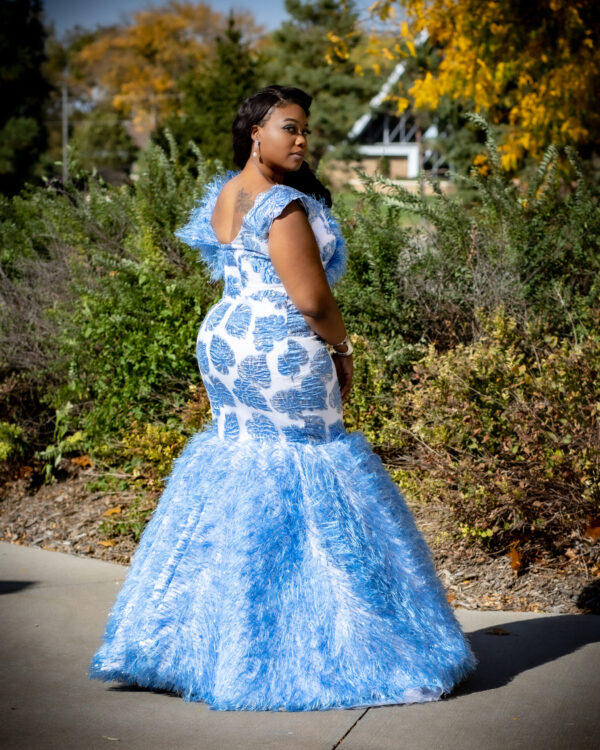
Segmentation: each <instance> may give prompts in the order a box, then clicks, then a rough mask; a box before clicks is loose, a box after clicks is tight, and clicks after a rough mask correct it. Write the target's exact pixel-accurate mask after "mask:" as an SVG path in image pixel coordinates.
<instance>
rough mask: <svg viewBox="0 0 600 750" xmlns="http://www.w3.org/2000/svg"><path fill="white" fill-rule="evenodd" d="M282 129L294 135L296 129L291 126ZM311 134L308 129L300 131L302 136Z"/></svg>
mask: <svg viewBox="0 0 600 750" xmlns="http://www.w3.org/2000/svg"><path fill="white" fill-rule="evenodd" d="M283 129H284V130H287V131H288V132H290V133H291V132H294V133H295V132H296V128H295V127H294V126H293V125H285V126H284V128H283ZM311 133H312V130H309V129H308V128H307V129H306V130H303V131H302V135H303V136H307V135H310V134H311Z"/></svg>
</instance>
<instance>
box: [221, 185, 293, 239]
mask: <svg viewBox="0 0 600 750" xmlns="http://www.w3.org/2000/svg"><path fill="white" fill-rule="evenodd" d="M239 174H240V172H233V173H229V174H228V175H224V177H225V178H226V179H224V180H223V182H222V183H221V186H220V187H219V190H218V192H217V193H216V194H215V197H214V201H213V203H212V207H211V209H210V216H209V217H208V226H209V227H210V231H211V232H212V235H213V237H214V238H215V240H216V244H217V245H220V246H221V247H230V246H231V245H233V244H234V242H235V241H236V240H237V239H238V238H239V236H240V235H241V233H242V231H243V229H244V225H245V223H246V220H247V219H248V217H249V216H250V214H251V213H253V211H254V210H255V209H256V208H257V207H258V204H259V203H260V202H261V200H262V199H263V198H264V196H266V195H268V194H269V193H270V192H271V191H272V190H275V188H282V187H283V188H287V189H288V190H293V191H294V192H295V193H299V196H300V197H302V198H304V197H305V196H304V194H303V193H300V191H299V190H297V189H296V188H294V187H292V186H291V185H284V184H283V183H282V182H276V183H275V184H274V185H271V187H270V188H268V189H267V190H263V191H261V192H260V193H257V194H256V196H255V198H254V203H253V204H252V206H251V208H249V209H248V210H247V211H246V213H245V214H244V216H243V218H242V223H241V224H240V228H239V231H238V233H237V234H236V235H235V237H233V238H232V239H231V240H229V242H221V240H220V239H219V238H218V237H217V234H216V232H215V229H214V227H213V225H212V217H213V213H214V210H215V206H216V205H217V201H218V200H219V196H220V195H221V193H222V191H223V188H224V187H225V185H226V184H227V183H228V182H230V181H231V180H232V179H233V178H234V177H237V175H239ZM220 179H222V178H219V177H217V178H215V182H217V181H220ZM306 197H308V196H306Z"/></svg>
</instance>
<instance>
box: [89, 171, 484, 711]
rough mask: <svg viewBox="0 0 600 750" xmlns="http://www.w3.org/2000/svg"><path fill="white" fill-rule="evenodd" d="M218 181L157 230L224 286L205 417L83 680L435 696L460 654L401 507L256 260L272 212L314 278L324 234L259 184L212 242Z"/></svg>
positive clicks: (338, 266)
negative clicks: (191, 252) (286, 219)
mask: <svg viewBox="0 0 600 750" xmlns="http://www.w3.org/2000/svg"><path fill="white" fill-rule="evenodd" d="M232 176H233V174H232V173H229V174H227V175H225V176H220V177H217V178H215V179H214V180H213V181H212V182H211V183H210V184H209V185H208V187H207V189H206V191H205V193H204V196H203V198H202V199H201V200H200V201H199V203H198V205H197V206H196V207H195V208H194V210H193V211H192V213H191V216H190V219H189V222H188V223H187V224H186V226H185V227H183V228H182V229H180V230H179V231H178V232H176V234H177V236H178V237H179V238H180V239H182V240H183V241H184V242H186V243H188V244H189V245H191V246H192V247H195V248H198V249H199V251H200V258H201V260H202V261H203V262H205V263H206V264H207V266H208V268H209V269H210V272H211V276H212V278H213V279H220V278H224V280H225V286H224V292H223V296H222V298H221V300H220V301H219V302H218V303H217V304H215V305H214V306H213V307H212V308H211V309H210V310H209V312H208V314H207V315H206V317H205V318H204V320H203V322H202V325H201V327H200V331H199V334H198V339H197V343H196V352H197V357H198V363H199V367H200V372H201V375H202V380H203V382H204V384H205V386H206V390H207V392H208V395H209V398H210V404H211V412H212V423H211V424H210V425H209V426H208V427H206V428H204V429H202V430H200V431H198V432H197V433H196V434H195V435H194V436H192V437H191V438H190V440H189V441H188V443H187V444H186V446H185V448H184V449H183V451H182V453H181V454H180V455H179V457H178V458H177V459H176V460H175V461H174V463H173V466H172V470H171V473H170V474H169V476H168V478H167V482H166V486H165V489H164V492H163V494H162V496H161V498H160V500H159V502H158V505H157V507H156V509H155V511H154V513H153V515H152V516H151V518H150V520H149V522H148V525H147V526H146V528H145V530H144V533H143V534H142V537H141V539H140V542H139V545H138V547H137V549H136V551H135V554H134V555H133V558H132V561H131V566H130V569H129V571H128V574H127V577H126V579H125V581H124V582H123V585H122V587H121V590H120V592H119V594H118V596H117V599H116V602H115V604H114V606H113V607H112V609H111V611H110V613H109V617H108V622H107V625H106V629H105V634H104V639H103V644H102V645H101V647H100V648H99V649H98V651H97V652H96V653H95V654H94V656H93V658H92V661H91V663H90V666H89V676H90V677H92V678H95V679H100V680H105V681H109V680H113V681H118V682H124V683H127V684H137V685H141V686H146V687H152V688H159V689H167V690H171V691H173V692H176V693H178V694H179V695H181V696H182V697H183V699H184V700H186V701H203V702H205V703H206V704H208V706H209V707H210V708H212V709H215V710H287V711H311V710H324V709H341V708H359V707H366V706H376V705H387V704H395V703H415V702H425V701H432V700H438V699H439V698H440V697H441V696H442V695H444V694H448V693H450V692H451V691H452V689H453V687H454V686H455V685H456V684H457V683H458V682H460V681H462V680H463V679H464V678H465V677H466V676H467V675H468V674H469V673H470V672H472V671H473V669H474V668H475V666H476V664H477V659H476V657H475V655H474V654H473V651H472V650H471V648H470V645H469V642H468V640H467V639H466V637H465V635H464V634H463V632H462V630H461V628H460V625H459V623H458V621H457V620H456V617H455V615H454V613H453V611H452V608H451V607H450V605H449V604H448V602H447V599H446V593H445V590H444V588H443V586H442V584H441V582H440V580H439V579H438V577H437V575H436V572H435V569H434V566H433V562H432V558H431V553H430V551H429V548H428V547H427V545H426V543H425V541H424V539H423V537H422V536H421V534H420V532H419V531H418V529H417V527H416V525H415V522H414V518H413V516H412V514H411V512H410V510H409V508H408V507H407V505H406V502H405V500H404V498H403V497H402V495H401V493H400V492H399V490H398V488H397V487H396V485H395V484H394V482H393V481H392V479H391V477H390V476H389V474H388V473H387V471H386V470H385V467H384V466H383V464H382V462H381V460H380V458H379V457H378V456H377V455H376V454H375V453H374V452H373V450H372V448H371V446H370V444H369V442H368V441H367V439H366V438H365V436H364V435H363V433H362V432H360V431H355V432H346V430H345V428H344V423H343V410H342V401H341V398H340V390H339V383H338V380H337V375H336V371H335V367H334V365H333V361H332V359H331V357H330V355H329V352H328V350H327V346H326V344H325V342H324V341H323V340H322V339H321V338H320V337H319V336H318V335H317V334H315V333H314V331H313V330H312V329H311V328H310V327H309V326H308V324H307V323H306V321H305V320H304V318H303V317H302V315H301V314H300V313H299V311H298V310H297V308H296V307H295V306H294V305H293V303H292V301H291V300H290V298H289V296H288V294H287V292H286V290H285V288H284V286H283V284H282V282H281V280H280V279H279V277H278V275H277V273H276V272H275V269H274V267H273V264H272V262H271V260H270V257H269V251H268V237H269V230H270V227H271V223H272V221H273V220H274V219H275V218H276V217H277V216H279V215H280V214H281V212H282V211H283V209H284V208H285V207H286V206H287V205H288V204H289V203H290V202H291V201H294V200H296V201H299V202H300V203H301V204H302V206H303V207H304V209H305V210H306V213H307V215H308V219H309V221H310V224H311V226H312V228H313V231H314V233H315V237H316V239H317V243H318V245H319V248H320V254H321V259H322V262H323V267H324V269H325V273H326V275H327V278H328V281H329V283H330V284H333V283H334V282H335V281H336V280H338V279H339V278H340V277H341V276H342V275H343V273H344V271H345V266H346V249H345V246H344V242H343V240H342V237H341V234H340V231H339V227H338V226H337V224H336V222H335V220H334V219H333V217H332V216H331V214H330V213H329V211H328V210H327V209H326V208H325V207H324V206H323V205H322V204H321V203H320V202H319V201H317V200H316V199H314V198H312V197H308V196H306V195H304V194H303V193H300V192H299V191H297V190H295V189H293V188H291V187H288V186H285V185H275V186H273V187H272V188H271V189H270V190H267V191H266V192H264V193H261V194H260V195H259V196H258V197H257V198H256V201H255V203H254V205H253V207H252V208H251V209H250V211H249V212H248V213H247V214H246V216H245V217H244V221H243V223H242V227H241V229H240V232H239V234H238V235H237V237H236V238H235V239H234V240H233V241H232V242H231V243H229V244H227V245H224V244H221V243H220V242H219V241H218V240H217V238H216V236H215V234H214V231H213V229H212V226H211V224H210V218H211V216H212V212H213V209H214V206H215V203H216V200H217V198H218V195H219V193H220V191H221V189H222V187H223V185H224V184H225V182H226V181H227V180H228V179H230V178H231V177H232Z"/></svg>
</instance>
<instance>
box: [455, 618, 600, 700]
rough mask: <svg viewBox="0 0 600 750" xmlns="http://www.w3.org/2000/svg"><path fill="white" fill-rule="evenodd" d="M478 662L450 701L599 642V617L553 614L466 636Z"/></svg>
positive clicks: (500, 683) (505, 682)
mask: <svg viewBox="0 0 600 750" xmlns="http://www.w3.org/2000/svg"><path fill="white" fill-rule="evenodd" d="M467 637H468V638H469V641H470V643H471V646H472V648H473V651H474V652H475V654H476V656H477V658H478V659H479V664H478V666H477V669H476V670H475V672H473V674H472V675H470V676H469V677H468V678H467V679H466V680H465V682H464V683H461V684H460V685H458V686H457V687H456V689H455V690H454V691H453V692H452V694H451V695H449V696H447V697H448V698H449V699H452V698H453V697H459V696H462V695H469V694H471V693H478V692H482V691H485V690H495V689H496V688H499V687H502V686H503V685H506V684H507V683H509V682H510V681H511V680H512V679H514V678H515V677H516V676H517V675H519V674H521V673H522V672H526V671H528V670H529V669H534V668H535V667H539V666H541V665H542V664H546V663H548V662H551V661H555V660H556V659H560V658H561V657H562V656H566V655H567V654H571V653H573V652H574V651H577V650H578V649H580V648H582V647H583V646H585V645H587V644H588V643H596V642H598V641H600V616H598V615H552V616H549V617H532V618H528V619H526V620H513V621H512V622H511V621H508V622H504V623H499V624H497V625H495V626H493V627H488V628H481V629H480V630H475V631H473V632H471V633H468V634H467Z"/></svg>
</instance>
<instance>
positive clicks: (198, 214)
mask: <svg viewBox="0 0 600 750" xmlns="http://www.w3.org/2000/svg"><path fill="white" fill-rule="evenodd" d="M236 174H237V172H232V171H229V172H227V173H226V174H221V175H217V176H216V177H214V178H213V179H212V180H211V181H210V182H209V183H208V184H207V185H206V187H205V188H204V194H203V195H202V197H201V198H200V199H199V200H198V201H197V202H196V205H195V206H194V208H192V211H191V213H190V215H189V219H188V222H187V224H185V225H184V226H182V227H181V228H179V229H177V230H175V232H174V234H175V236H176V237H178V238H179V239H180V240H181V241H182V242H185V244H186V245H189V246H190V247H193V248H194V249H197V250H199V256H200V257H199V258H198V262H200V261H202V262H204V264H205V265H206V267H207V268H208V270H209V273H210V278H211V280H212V281H218V280H219V279H222V278H223V269H224V261H225V254H224V252H223V248H224V245H223V244H222V243H221V242H219V240H218V239H217V237H216V235H215V232H214V229H213V228H212V225H211V223H210V220H211V217H212V213H213V210H214V207H215V203H216V202H217V198H218V197H219V193H220V192H221V189H222V188H223V185H225V183H226V182H228V181H229V180H230V179H231V178H232V177H234V176H235V175H236Z"/></svg>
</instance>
